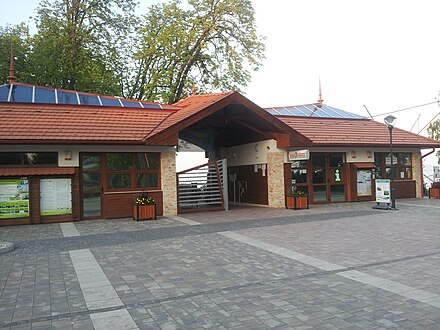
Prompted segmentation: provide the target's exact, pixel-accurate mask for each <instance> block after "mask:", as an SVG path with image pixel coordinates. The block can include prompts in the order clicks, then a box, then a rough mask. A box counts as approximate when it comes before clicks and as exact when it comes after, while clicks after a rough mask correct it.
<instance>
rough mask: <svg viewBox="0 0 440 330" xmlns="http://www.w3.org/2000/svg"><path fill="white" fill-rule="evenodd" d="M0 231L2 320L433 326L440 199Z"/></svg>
mask: <svg viewBox="0 0 440 330" xmlns="http://www.w3.org/2000/svg"><path fill="white" fill-rule="evenodd" d="M397 202H398V203H397V206H398V207H399V211H380V210H373V209H372V208H371V206H372V205H373V203H349V204H333V205H325V206H312V207H311V209H310V210H298V211H294V210H285V209H271V208H264V207H260V208H255V207H252V208H251V207H242V208H237V209H232V210H231V211H228V212H210V213H198V214H187V215H181V216H175V217H160V218H159V220H158V221H144V222H135V221H132V220H131V219H120V220H95V221H82V222H76V223H65V224H47V225H34V226H10V227H0V241H9V242H13V243H14V244H15V250H14V251H12V252H8V253H5V254H1V255H0V328H2V329H3V328H6V329H51V328H55V329H180V328H183V329H207V328H211V329H268V328H281V329H292V328H293V329H440V200H433V199H432V200H428V199H423V200H416V199H408V200H398V201H397Z"/></svg>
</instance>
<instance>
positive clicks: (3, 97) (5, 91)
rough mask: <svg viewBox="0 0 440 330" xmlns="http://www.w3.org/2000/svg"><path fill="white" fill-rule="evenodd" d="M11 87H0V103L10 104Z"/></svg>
mask: <svg viewBox="0 0 440 330" xmlns="http://www.w3.org/2000/svg"><path fill="white" fill-rule="evenodd" d="M8 96H9V85H3V86H0V102H8Z"/></svg>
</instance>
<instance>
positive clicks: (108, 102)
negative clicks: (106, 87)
mask: <svg viewBox="0 0 440 330" xmlns="http://www.w3.org/2000/svg"><path fill="white" fill-rule="evenodd" d="M101 102H102V105H103V106H107V107H120V106H121V103H119V100H118V99H111V98H108V97H101Z"/></svg>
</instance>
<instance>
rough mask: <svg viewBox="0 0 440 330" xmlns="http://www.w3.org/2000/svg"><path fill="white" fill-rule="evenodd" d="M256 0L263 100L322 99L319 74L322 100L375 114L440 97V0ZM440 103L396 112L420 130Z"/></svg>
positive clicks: (22, 5)
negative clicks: (262, 50)
mask: <svg viewBox="0 0 440 330" xmlns="http://www.w3.org/2000/svg"><path fill="white" fill-rule="evenodd" d="M38 2H39V1H38V0H14V1H9V0H8V1H6V0H0V4H1V6H0V8H1V10H0V24H1V25H2V26H4V25H5V24H6V23H11V24H15V23H18V22H21V21H26V20H27V19H28V17H29V16H30V15H32V14H33V10H34V9H35V8H36V7H37V4H38ZM140 2H141V3H142V6H143V7H142V8H146V7H147V6H148V5H150V4H152V3H153V2H158V1H151V0H140ZM252 2H253V6H254V8H255V11H256V19H257V24H258V29H259V33H260V34H262V35H265V36H266V38H267V39H266V41H265V44H266V47H267V52H266V60H265V61H264V65H263V67H262V68H261V69H260V71H259V72H256V73H254V74H253V80H252V82H251V83H250V84H249V86H248V87H247V88H245V90H244V91H245V95H246V96H247V97H248V98H249V99H251V100H252V101H253V102H255V103H257V104H258V105H260V106H262V107H269V106H287V105H297V104H304V103H312V102H316V101H317V99H318V79H319V77H320V78H321V86H322V94H323V99H324V103H326V104H328V105H330V106H333V107H336V108H340V109H343V110H346V111H350V112H354V113H358V114H361V115H365V116H368V114H367V112H366V110H365V108H364V106H363V105H366V106H367V108H368V109H369V110H370V112H371V113H372V115H373V116H374V115H377V114H381V113H386V112H389V111H395V110H399V109H403V108H408V107H413V106H417V105H421V104H426V103H429V102H436V101H437V100H438V97H439V93H440V65H439V60H440V46H439V45H438V40H439V34H440V20H439V18H438V17H439V13H440V1H438V0H418V1H415V0H412V1H409V0H368V1H357V0H331V1H329V0H273V1H267V0H253V1H252ZM439 111H440V108H439V106H438V104H432V105H429V106H424V107H419V108H415V109H412V110H409V111H404V112H398V113H395V114H394V115H395V116H396V117H397V123H396V126H397V127H399V128H402V129H405V130H410V129H411V127H412V126H413V125H414V128H413V130H412V131H413V132H415V133H417V132H418V131H419V129H422V127H423V126H425V125H426V124H427V123H428V122H429V121H430V120H431V119H432V118H433V117H434V116H436V114H438V113H439ZM419 115H420V119H419V122H418V123H416V121H417V118H418V117H419ZM383 117H384V116H379V117H375V119H376V120H378V121H383ZM438 118H440V116H439V117H438ZM421 134H422V135H425V136H426V135H427V134H426V130H425V131H422V133H421ZM430 159H431V160H430V161H429V163H433V164H435V162H436V159H435V158H430Z"/></svg>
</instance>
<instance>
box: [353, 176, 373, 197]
mask: <svg viewBox="0 0 440 330" xmlns="http://www.w3.org/2000/svg"><path fill="white" fill-rule="evenodd" d="M356 183H357V185H356V186H357V195H358V196H371V170H358V171H357V172H356Z"/></svg>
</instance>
